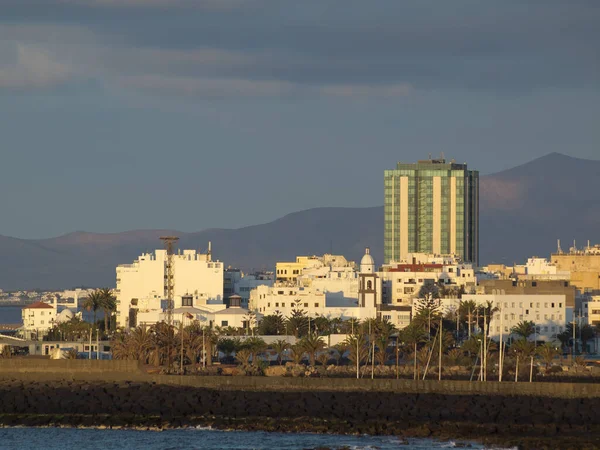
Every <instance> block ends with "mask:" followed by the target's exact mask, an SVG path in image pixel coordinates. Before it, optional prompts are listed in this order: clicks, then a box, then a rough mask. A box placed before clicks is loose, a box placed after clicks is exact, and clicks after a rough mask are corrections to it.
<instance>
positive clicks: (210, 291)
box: [115, 250, 224, 327]
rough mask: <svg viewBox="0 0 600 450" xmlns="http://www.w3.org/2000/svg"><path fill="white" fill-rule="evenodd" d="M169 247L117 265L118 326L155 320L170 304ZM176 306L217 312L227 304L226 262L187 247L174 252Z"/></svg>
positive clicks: (157, 319)
mask: <svg viewBox="0 0 600 450" xmlns="http://www.w3.org/2000/svg"><path fill="white" fill-rule="evenodd" d="M166 264H167V252H166V250H156V251H155V252H154V254H152V253H144V254H142V255H141V256H140V257H138V259H137V260H135V261H134V262H133V264H123V265H119V266H118V267H117V270H116V271H117V287H116V290H115V294H116V297H117V325H118V326H121V327H129V326H135V325H136V323H141V322H145V323H155V322H158V321H160V320H161V319H162V316H161V314H162V313H163V309H164V308H165V307H166V301H165V298H166V285H165V278H166ZM173 272H174V277H173V281H174V308H180V307H183V306H187V307H194V308H199V309H201V310H203V311H206V312H207V313H208V312H214V311H216V310H219V309H222V308H223V307H224V303H223V263H221V262H219V261H213V260H212V258H211V256H210V254H200V253H197V252H196V251H195V250H183V251H180V252H178V253H177V254H175V255H173Z"/></svg>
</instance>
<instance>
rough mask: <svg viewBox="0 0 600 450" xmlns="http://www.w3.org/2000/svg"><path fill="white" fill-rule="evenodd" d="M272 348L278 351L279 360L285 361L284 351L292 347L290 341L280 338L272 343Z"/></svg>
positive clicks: (279, 361) (280, 361)
mask: <svg viewBox="0 0 600 450" xmlns="http://www.w3.org/2000/svg"><path fill="white" fill-rule="evenodd" d="M271 348H272V349H273V350H274V351H275V352H276V353H277V362H278V363H279V365H281V364H282V363H283V353H284V352H285V351H286V350H287V349H288V348H290V343H289V342H288V341H286V340H285V339H279V340H277V341H275V342H273V343H272V344H271Z"/></svg>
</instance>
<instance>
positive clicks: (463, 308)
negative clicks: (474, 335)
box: [458, 300, 477, 337]
mask: <svg viewBox="0 0 600 450" xmlns="http://www.w3.org/2000/svg"><path fill="white" fill-rule="evenodd" d="M476 310H477V303H475V301H473V300H465V301H464V302H463V301H461V302H460V306H459V308H458V315H459V317H460V318H461V321H462V320H463V318H465V319H466V324H467V330H468V333H467V334H468V336H469V337H471V330H472V326H471V324H472V323H473V320H472V318H473V314H475V311H476Z"/></svg>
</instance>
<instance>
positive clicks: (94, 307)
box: [82, 289, 104, 327]
mask: <svg viewBox="0 0 600 450" xmlns="http://www.w3.org/2000/svg"><path fill="white" fill-rule="evenodd" d="M103 301H104V296H103V294H102V291H101V290H100V289H96V290H95V291H93V292H92V293H91V294H89V295H88V297H87V298H86V299H85V300H84V302H83V305H82V306H83V307H84V308H85V309H86V310H87V311H94V327H95V326H96V313H97V311H98V310H99V309H101V308H102V305H103Z"/></svg>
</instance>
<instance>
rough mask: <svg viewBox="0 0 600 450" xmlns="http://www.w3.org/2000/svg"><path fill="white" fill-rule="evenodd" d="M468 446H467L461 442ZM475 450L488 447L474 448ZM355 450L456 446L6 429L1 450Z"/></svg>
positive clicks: (368, 439) (300, 436)
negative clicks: (329, 449) (341, 449)
mask: <svg viewBox="0 0 600 450" xmlns="http://www.w3.org/2000/svg"><path fill="white" fill-rule="evenodd" d="M461 442H462V443H464V441H461ZM471 445H472V447H471V448H474V449H483V448H485V447H483V446H481V445H479V444H473V443H471ZM344 446H346V447H349V448H351V449H357V450H358V449H365V450H366V449H380V450H391V449H420V450H432V449H440V448H453V447H454V446H455V443H454V442H439V441H434V440H431V439H408V440H407V441H404V440H403V439H401V438H397V437H394V436H341V435H323V434H311V433H264V432H256V431H251V432H250V431H217V430H207V429H194V428H192V429H182V430H167V431H160V432H157V431H134V430H97V429H76V428H0V449H2V450H4V449H7V450H8V449H44V450H70V449H77V450H92V449H98V450H100V449H135V448H141V449H144V450H175V449H190V450H192V449H194V450H204V449H223V450H238V449H239V450H245V449H264V450H267V449H287V450H301V449H314V448H318V447H330V448H332V449H337V448H341V447H344Z"/></svg>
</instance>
